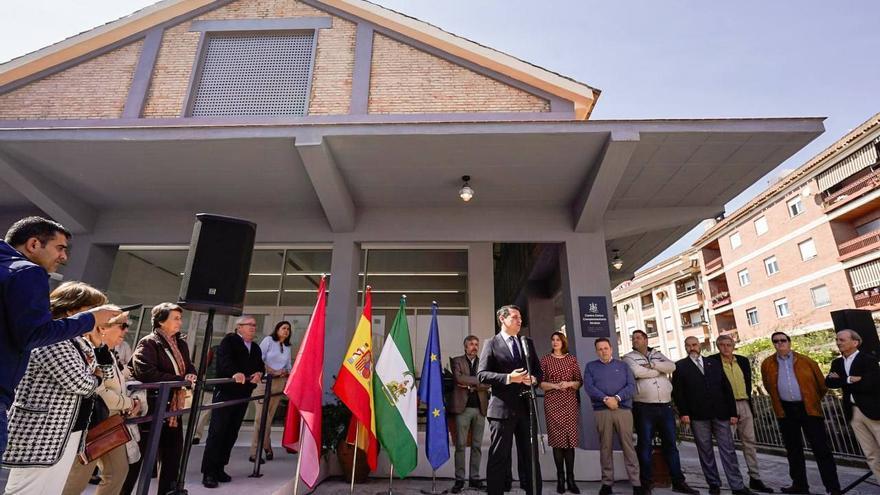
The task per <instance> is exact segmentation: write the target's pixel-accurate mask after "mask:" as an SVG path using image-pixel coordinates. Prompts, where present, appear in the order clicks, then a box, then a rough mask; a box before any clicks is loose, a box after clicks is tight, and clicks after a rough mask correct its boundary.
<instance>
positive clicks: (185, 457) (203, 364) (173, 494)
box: [167, 308, 214, 495]
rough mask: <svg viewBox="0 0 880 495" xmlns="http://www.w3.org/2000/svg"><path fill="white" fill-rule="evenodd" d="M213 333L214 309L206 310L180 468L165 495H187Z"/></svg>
mask: <svg viewBox="0 0 880 495" xmlns="http://www.w3.org/2000/svg"><path fill="white" fill-rule="evenodd" d="M213 333H214V308H211V309H209V310H208V321H207V322H206V324H205V339H204V341H203V342H202V354H201V356H200V357H199V369H198V370H197V375H196V376H197V378H196V383H195V387H194V389H193V398H192V407H191V408H190V410H189V419H188V420H187V422H186V436H185V437H184V439H183V452H182V454H181V456H180V466H179V467H178V469H177V486H176V487H175V488H174V489H172V490H171V491H169V492H168V494H167V495H188V494H189V492H187V490H186V488H184V486H185V484H186V468H187V465H188V464H189V454H190V450H192V445H193V436H194V435H195V433H196V425H198V422H199V414H200V413H201V411H200V410H199V409H201V406H202V389H204V388H205V372H206V371H207V368H208V350H209V347H210V344H211V336H212V334H213Z"/></svg>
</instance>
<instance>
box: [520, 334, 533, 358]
mask: <svg viewBox="0 0 880 495" xmlns="http://www.w3.org/2000/svg"><path fill="white" fill-rule="evenodd" d="M519 346H520V347H522V350H523V357H524V358H525V360H526V364H528V363H529V362H530V359H531V356H530V355H529V338H528V337H526V336H525V335H520V336H519Z"/></svg>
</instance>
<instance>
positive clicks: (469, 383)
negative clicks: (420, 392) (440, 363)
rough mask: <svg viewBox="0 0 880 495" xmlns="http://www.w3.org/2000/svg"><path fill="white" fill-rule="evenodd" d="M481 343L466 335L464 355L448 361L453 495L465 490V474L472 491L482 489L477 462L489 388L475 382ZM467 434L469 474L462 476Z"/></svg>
mask: <svg viewBox="0 0 880 495" xmlns="http://www.w3.org/2000/svg"><path fill="white" fill-rule="evenodd" d="M479 351H480V339H478V338H477V337H475V336H473V335H468V336H467V337H465V339H464V354H463V355H461V356H456V357H454V358H450V359H449V363H450V365H451V367H452V375H453V377H454V379H455V388H453V389H452V397H451V400H450V401H449V408H448V410H449V412H450V413H452V414H454V415H455V484H454V485H453V486H452V493H460V492H461V489H462V488H464V480H465V474H467V475H468V479H469V480H470V486H471V488H475V489H477V490H482V489H483V481H482V480H481V479H480V459H481V458H482V454H483V451H482V445H483V428H484V427H485V426H486V410H487V407H488V404H489V392H488V390H489V386H488V385H483V384H481V383H480V381H479V379H478V378H477V364H478V363H479V359H478V355H479ZM468 432H470V434H471V460H470V466H469V472H468V473H465V465H464V464H465V463H464V451H465V449H466V448H467V439H468Z"/></svg>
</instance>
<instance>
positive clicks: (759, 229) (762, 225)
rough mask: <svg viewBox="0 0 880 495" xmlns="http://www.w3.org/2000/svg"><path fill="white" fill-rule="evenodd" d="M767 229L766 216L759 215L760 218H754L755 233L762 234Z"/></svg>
mask: <svg viewBox="0 0 880 495" xmlns="http://www.w3.org/2000/svg"><path fill="white" fill-rule="evenodd" d="M768 230H769V227H767V218H766V217H761V218H759V219H757V220H755V233H756V234H758V235H764V234H766V233H767V231H768Z"/></svg>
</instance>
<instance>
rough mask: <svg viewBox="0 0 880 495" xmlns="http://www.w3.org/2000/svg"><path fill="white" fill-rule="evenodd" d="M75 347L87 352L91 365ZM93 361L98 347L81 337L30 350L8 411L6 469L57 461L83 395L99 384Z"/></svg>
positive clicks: (91, 391)
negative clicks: (28, 358)
mask: <svg viewBox="0 0 880 495" xmlns="http://www.w3.org/2000/svg"><path fill="white" fill-rule="evenodd" d="M74 346H78V347H79V348H80V349H81V350H82V352H83V353H84V354H86V356H87V359H88V361H89V362H88V363H87V362H85V361H83V358H82V355H81V354H80V352H78V351H77V350H76V347H74ZM95 365H96V361H95V359H94V351H93V350H92V349H91V347H90V346H88V345H85V344H83V343H82V342H81V341H80V339H73V340H66V341H64V342H60V343H58V344H54V345H50V346H48V347H40V348H37V349H34V350H33V351H31V358H30V362H29V363H28V367H27V371H25V374H24V378H23V379H22V380H21V383H19V385H18V388H17V389H16V391H15V402H14V403H13V404H12V407H11V408H10V409H9V443H8V445H7V447H6V452H5V453H4V454H3V465H4V466H5V467H48V466H52V465H54V464H55V463H56V462H58V460H59V459H60V458H61V454H62V453H63V452H64V448H65V446H66V445H67V439H68V438H69V437H70V433H71V430H72V428H73V425H74V422H75V421H76V417H77V413H78V412H79V407H80V403H81V402H82V398H83V397H88V396H91V395H92V394H93V393H95V391H96V389H97V388H98V386H99V384H100V383H101V382H100V380H99V379H98V378H97V377H96V376H95V375H94V374H93V373H94V369H95ZM84 439H85V435H83V440H84ZM80 447H82V446H80Z"/></svg>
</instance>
